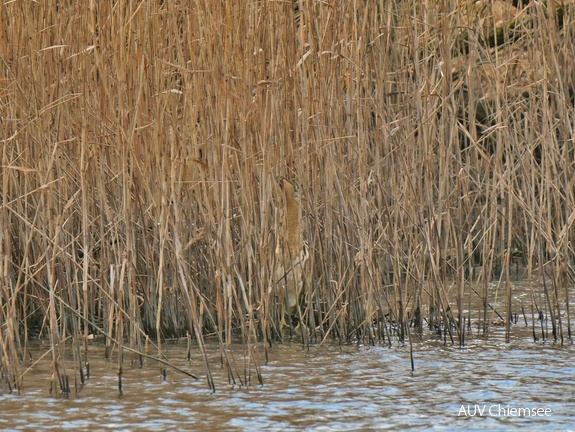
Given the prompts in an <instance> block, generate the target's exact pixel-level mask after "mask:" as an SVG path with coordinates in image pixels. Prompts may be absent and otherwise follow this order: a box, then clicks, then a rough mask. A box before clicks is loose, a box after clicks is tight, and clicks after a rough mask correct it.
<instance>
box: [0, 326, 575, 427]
mask: <svg viewBox="0 0 575 432" xmlns="http://www.w3.org/2000/svg"><path fill="white" fill-rule="evenodd" d="M498 339H500V340H501V339H502V338H501V337H499V338H498ZM211 348H213V349H214V350H215V347H211ZM99 351H100V352H99ZM573 351H574V348H573V347H572V346H571V345H569V346H564V347H563V348H560V347H558V346H555V345H554V344H551V343H534V342H533V341H532V340H531V339H530V338H529V336H528V335H527V334H526V335H525V336H524V337H523V336H522V337H519V338H516V339H515V340H514V341H513V342H511V343H510V344H505V343H503V342H491V341H482V340H476V341H473V342H471V343H470V345H469V346H468V347H466V348H463V349H462V348H455V347H445V346H444V345H443V344H442V343H441V342H439V341H433V340H431V341H427V342H416V343H415V345H414V358H415V372H414V373H413V374H412V373H411V369H410V362H409V351H408V349H407V348H406V347H401V346H398V347H392V348H383V347H366V346H360V347H357V346H354V347H349V346H348V347H326V346H323V347H311V348H310V349H309V350H307V349H302V348H301V346H299V345H296V344H292V345H288V344H286V345H280V346H276V347H274V348H272V350H271V351H270V355H269V362H268V364H267V365H265V366H262V368H261V372H262V374H263V377H264V380H265V382H264V385H263V386H257V385H254V386H251V387H249V388H242V387H239V386H235V387H234V386H230V385H228V384H227V379H226V375H225V373H224V371H223V370H221V369H216V370H214V378H215V381H216V385H217V386H218V389H217V391H216V392H215V393H212V392H210V391H208V389H207V386H206V382H205V379H203V378H205V377H203V373H202V368H201V363H200V362H199V361H193V362H191V363H188V362H187V361H185V360H184V359H185V357H186V350H185V347H184V346H180V345H172V346H170V347H169V348H168V356H169V358H170V359H172V360H173V361H174V363H176V364H178V365H181V366H183V367H186V368H187V369H189V370H194V371H195V372H197V373H198V374H199V375H200V380H198V381H195V380H193V379H191V378H189V377H186V376H184V375H181V374H180V373H177V372H175V371H169V372H168V375H167V377H166V380H162V378H161V377H160V375H159V372H158V371H159V369H158V367H156V366H154V365H153V364H148V365H146V366H145V367H144V368H143V369H140V368H134V369H130V368H126V369H125V374H124V381H123V387H124V394H123V396H122V397H119V396H118V391H117V376H116V371H115V367H114V365H112V364H110V363H107V362H105V361H103V360H98V359H97V358H101V357H102V356H101V355H103V351H102V350H99V348H98V347H93V349H92V356H93V357H92V377H91V379H90V380H89V383H88V384H87V385H86V386H85V387H84V388H82V389H81V390H80V391H79V392H78V393H77V394H76V393H75V392H73V393H72V395H71V396H70V397H69V398H62V397H54V396H50V395H49V392H48V389H49V382H48V379H49V373H48V370H47V365H45V366H46V367H44V366H41V367H39V368H37V369H36V370H35V371H33V372H32V373H31V375H27V377H26V380H25V384H26V389H25V391H24V392H23V393H22V394H21V395H19V396H18V395H6V394H5V395H2V396H0V407H1V411H0V412H1V414H0V429H6V430H41V429H42V430H43V429H53V430H59V429H69V430H116V431H118V430H150V431H164V430H305V429H307V430H376V429H377V430H384V429H389V430H398V429H406V428H410V429H412V430H428V429H430V428H434V429H437V430H452V429H453V428H458V429H459V428H465V429H478V430H479V429H482V430H496V429H500V430H507V429H509V430H512V429H514V428H516V427H522V428H529V429H530V428H533V430H542V429H545V430H567V429H568V428H570V427H571V428H573V427H574V425H575V394H574V392H573V390H574V388H575V386H574V384H573V376H574V375H575V365H574V362H573V360H572V358H573ZM96 357H97V358H96ZM198 360H199V358H198ZM43 368H44V369H43ZM519 408H521V409H525V408H529V409H530V414H531V415H529V416H526V415H525V410H523V411H522V412H520V411H512V410H513V409H519ZM533 409H541V411H539V413H540V415H538V414H537V412H535V413H534V412H533V411H531V410H533ZM545 409H547V412H545V411H544V410H545ZM480 412H482V413H483V416H480ZM471 414H475V415H474V416H472V415H471ZM532 414H535V415H532Z"/></svg>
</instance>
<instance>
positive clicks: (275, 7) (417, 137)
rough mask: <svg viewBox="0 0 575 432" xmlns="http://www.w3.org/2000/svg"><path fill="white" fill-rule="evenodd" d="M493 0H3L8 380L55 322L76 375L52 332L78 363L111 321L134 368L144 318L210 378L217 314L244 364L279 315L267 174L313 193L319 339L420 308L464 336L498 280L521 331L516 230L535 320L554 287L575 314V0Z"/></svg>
mask: <svg viewBox="0 0 575 432" xmlns="http://www.w3.org/2000/svg"><path fill="white" fill-rule="evenodd" d="M496 3H497V2H496ZM500 6H501V4H499V3H497V4H495V3H494V5H493V7H489V8H482V9H478V6H477V5H476V4H467V3H466V4H461V2H456V1H455V0H448V1H444V2H431V1H430V2H416V1H411V2H391V1H388V0H378V1H372V2H339V3H338V2H336V3H329V2H316V1H311V0H297V1H295V2H268V1H264V2H255V1H248V2H240V1H228V2H224V3H221V2H206V3H198V2H196V3H189V2H179V3H174V2H153V1H149V2H142V3H137V4H136V3H131V2H119V3H117V4H113V5H112V4H108V3H105V2H104V3H102V2H100V3H98V2H95V3H92V4H90V5H89V7H85V5H81V4H78V3H77V2H72V1H64V2H59V3H58V5H57V6H56V5H52V4H51V3H34V2H8V3H7V4H4V5H2V7H0V58H1V59H2V62H1V65H2V66H1V68H2V72H3V73H2V75H1V76H2V78H0V106H1V107H2V108H1V111H2V124H1V129H0V139H1V140H2V143H3V148H2V170H1V173H0V175H1V176H2V182H1V184H2V197H1V203H2V208H1V210H0V218H1V224H2V226H1V230H0V233H1V234H0V235H1V239H0V240H1V241H0V248H1V249H0V261H1V262H2V270H1V274H0V280H1V284H2V286H1V287H0V327H1V328H2V329H3V332H2V333H0V364H1V365H2V368H3V371H4V372H3V378H2V382H3V383H4V384H5V387H7V388H16V387H19V386H20V384H17V383H16V381H15V380H14V377H17V376H19V373H18V368H19V364H18V359H19V358H20V359H22V358H25V353H26V352H27V350H28V348H27V347H28V344H29V342H28V341H29V338H30V336H31V335H32V334H34V335H36V334H38V333H41V334H45V331H46V329H49V330H48V336H49V338H50V339H51V345H52V353H53V356H54V357H53V368H54V372H55V374H56V375H55V377H56V379H57V380H58V381H61V382H59V383H58V385H59V388H60V391H65V390H66V389H67V384H66V372H65V371H66V368H65V367H64V366H65V364H64V363H65V362H64V358H65V354H66V350H67V347H64V346H63V345H62V340H63V339H65V338H66V337H67V336H71V339H70V340H72V342H71V349H72V351H73V353H74V356H75V357H74V359H75V360H74V365H77V367H78V371H79V373H80V377H81V376H82V374H83V372H84V368H86V369H87V367H88V366H87V365H88V364H89V357H90V356H89V354H90V355H92V354H91V352H89V346H88V342H87V341H88V336H89V335H90V334H97V333H103V334H105V335H108V337H107V340H106V356H108V357H111V356H112V353H113V352H114V350H115V349H118V353H119V356H118V357H119V363H118V367H119V368H121V367H122V361H121V360H120V359H121V357H122V352H123V350H128V351H129V352H130V353H131V355H132V356H134V355H136V357H132V359H134V360H136V361H137V362H139V363H140V364H142V362H143V358H145V356H140V355H139V354H134V353H141V352H142V351H143V350H144V348H143V343H142V338H143V337H144V336H145V335H154V336H155V338H156V339H157V340H158V345H157V350H158V358H162V356H163V354H162V352H163V348H162V345H161V341H162V339H163V338H171V337H181V336H184V335H190V334H192V335H193V340H194V343H195V344H197V346H198V348H199V349H200V352H201V353H202V356H203V357H204V358H205V361H206V369H207V371H208V372H207V376H208V385H209V386H210V387H212V388H214V386H215V383H213V379H212V378H211V375H210V373H209V367H208V364H207V363H208V361H207V356H206V353H205V344H206V341H207V339H206V338H207V336H208V335H215V339H216V340H217V343H218V345H219V349H220V352H221V359H222V362H223V363H224V364H226V365H227V367H228V374H229V377H230V381H231V382H236V380H239V382H242V383H247V382H249V381H250V379H251V378H250V373H251V371H252V369H251V368H252V366H253V365H254V364H255V365H257V364H258V360H257V352H256V351H255V350H253V349H252V347H251V345H250V341H251V342H253V341H256V340H258V341H264V342H265V345H266V349H267V347H268V346H270V344H272V343H273V342H274V341H275V340H276V339H278V336H279V337H281V326H280V322H281V320H282V318H283V316H282V315H283V314H282V312H281V310H280V309H281V308H280V307H278V305H277V304H276V303H277V302H276V301H275V300H274V296H273V295H272V293H270V289H269V288H270V287H272V286H273V285H274V283H275V281H274V273H275V272H274V269H275V266H276V264H278V263H277V262H276V261H277V258H276V257H275V254H274V250H275V245H276V244H278V243H277V240H278V239H277V238H276V237H277V231H278V229H277V227H278V223H279V222H280V221H279V214H278V210H277V204H276V205H274V204H273V203H274V199H275V198H277V196H278V193H277V191H275V190H274V184H273V179H274V177H275V176H277V175H284V176H286V177H287V178H290V179H291V178H296V179H297V183H298V187H299V188H300V189H301V192H302V201H301V207H302V210H303V212H302V213H303V215H304V217H303V219H302V223H301V230H302V231H303V234H304V236H305V238H306V239H307V240H308V242H309V260H308V265H307V267H306V270H305V271H306V272H307V273H308V275H307V276H308V277H309V279H308V278H307V277H306V281H305V283H304V284H303V287H302V295H301V298H300V303H299V306H300V307H299V309H298V319H299V322H300V323H303V324H304V325H305V326H306V327H307V329H309V330H310V333H311V334H310V335H309V338H307V341H308V342H309V341H310V340H317V341H324V340H325V341H327V340H329V339H330V338H333V339H336V340H340V341H351V340H360V341H365V342H367V343H376V342H381V343H387V344H391V343H392V342H394V341H401V342H406V341H409V339H410V337H411V338H413V337H414V335H415V334H416V332H413V334H412V333H411V330H410V328H409V326H410V325H415V326H416V328H417V334H423V333H424V331H425V327H429V328H431V329H432V330H433V331H438V332H441V334H442V335H443V336H444V338H445V340H446V341H447V340H449V341H451V340H453V341H455V340H456V339H457V340H458V343H459V344H461V345H463V344H464V339H465V338H466V337H467V338H469V337H470V335H469V334H467V335H465V333H464V327H465V315H467V316H468V317H469V316H478V326H479V327H478V328H480V330H481V331H480V333H482V334H483V335H485V336H487V335H488V334H489V325H490V316H493V317H495V316H497V315H499V313H498V312H497V311H494V308H493V307H492V304H493V303H494V302H493V298H492V297H493V290H492V289H491V288H490V283H491V281H493V280H495V281H498V282H497V283H496V285H497V288H499V287H500V285H501V283H502V282H505V287H506V292H505V307H506V313H505V314H502V316H503V315H504V316H505V320H506V325H507V328H506V338H507V339H510V338H511V334H512V317H513V314H514V310H516V309H517V307H518V306H517V305H516V303H515V302H516V300H515V298H514V295H515V293H516V289H515V287H512V284H513V281H512V272H511V266H512V264H513V262H512V261H513V258H514V255H513V254H514V251H515V250H518V251H520V252H521V254H522V255H523V259H524V260H525V266H526V268H527V275H528V277H529V278H532V277H539V278H543V281H544V284H543V286H542V287H541V289H539V288H537V287H536V286H534V288H533V291H534V292H533V293H532V309H533V310H532V318H531V320H532V325H533V330H534V332H535V320H536V319H537V318H536V316H535V312H536V309H537V303H539V304H544V305H545V306H544V307H542V309H541V310H537V312H539V313H540V315H541V316H542V317H543V318H545V317H546V316H549V319H551V324H552V326H553V328H552V331H553V332H554V337H556V338H560V337H562V335H564V334H567V335H568V337H569V338H570V337H571V336H570V335H571V328H570V326H571V324H570V318H569V305H568V298H569V294H570V291H571V290H572V286H573V277H572V276H573V275H572V273H573V269H572V265H573V261H574V255H575V253H574V250H573V247H572V244H573V240H574V238H573V235H574V234H573V230H572V226H573V223H574V221H575V217H574V216H573V215H574V213H573V210H572V209H573V205H574V203H575V188H574V187H573V185H574V180H573V176H572V167H573V163H574V161H575V154H574V150H573V148H572V146H571V145H569V142H570V139H571V138H570V137H572V136H573V133H574V130H573V125H574V124H575V121H574V118H573V117H574V114H573V112H574V111H573V97H572V94H573V91H574V90H573V83H572V79H571V78H572V76H573V71H574V70H575V63H574V62H573V56H572V47H571V42H570V40H571V39H572V36H573V35H572V33H573V30H572V28H571V27H572V26H571V24H572V22H573V8H572V7H569V6H568V5H564V6H561V7H560V8H559V9H558V10H557V11H555V10H553V9H550V10H547V9H546V8H545V6H544V5H529V6H528V7H526V8H522V9H510V8H503V9H501V8H500ZM500 11H503V12H502V14H500ZM494 15H497V17H494ZM497 22H500V23H503V24H501V25H499V24H497ZM479 266H480V268H477V267H479ZM565 272H566V273H567V275H568V277H564V276H562V275H564V274H565ZM549 278H550V279H549ZM549 283H551V285H549ZM477 284H479V285H478V286H479V287H481V288H478V289H476V288H475V287H476V286H477ZM550 287H551V288H552V289H549V288H550ZM563 292H565V296H566V300H567V302H566V304H565V306H562V303H561V302H560V298H559V297H560V296H562V295H563ZM466 295H468V296H470V298H474V297H476V296H477V295H479V296H480V299H481V302H482V306H481V311H479V310H477V311H476V313H472V312H471V311H468V313H467V314H466V312H465V309H464V306H463V302H464V299H465V296H466ZM288 303H289V304H290V305H293V298H292V300H289V301H288ZM559 306H562V308H563V310H565V312H566V313H567V320H566V321H567V322H566V326H567V328H566V329H565V328H564V326H565V323H564V322H563V321H561V322H559V321H558V322H557V325H558V327H555V317H559V318H560V317H561V314H560V313H559V312H560V310H559ZM70 317H72V318H70ZM469 324H470V323H469ZM544 326H545V323H544V322H543V319H541V329H542V332H544V331H545V327H544ZM302 328H303V326H301V327H300V330H301V329H302ZM21 335H24V336H23V338H21ZM304 336H306V337H307V336H308V335H304ZM543 336H544V337H546V336H545V333H543ZM534 337H535V334H534ZM21 339H22V340H23V343H22V340H21ZM303 339H305V338H303ZM235 340H242V341H243V342H244V343H246V344H247V350H246V360H245V363H243V364H242V366H243V368H244V369H245V372H246V373H244V372H242V371H241V370H240V369H241V368H242V367H240V366H238V365H236V364H234V360H233V359H229V358H228V350H227V348H226V345H227V344H229V343H231V342H233V341H235ZM80 345H81V347H80ZM266 355H267V352H266ZM80 358H82V360H81V362H82V363H83V364H80ZM75 367H76V366H75ZM253 371H254V373H255V374H257V375H258V377H259V372H258V371H257V366H256V368H255V369H253ZM260 378H261V377H260Z"/></svg>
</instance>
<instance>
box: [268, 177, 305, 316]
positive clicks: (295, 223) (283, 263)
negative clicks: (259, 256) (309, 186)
mask: <svg viewBox="0 0 575 432" xmlns="http://www.w3.org/2000/svg"><path fill="white" fill-rule="evenodd" d="M278 186H279V189H280V197H281V200H282V201H283V206H282V208H283V212H282V218H281V222H280V226H279V229H278V241H277V247H276V272H275V280H276V288H277V289H278V292H279V295H280V298H281V302H282V305H283V308H282V309H283V312H284V315H285V314H286V313H289V314H294V313H295V311H296V310H297V309H296V308H297V303H298V298H299V295H300V293H301V290H302V288H303V286H304V278H305V264H306V262H307V260H308V257H309V254H308V249H307V245H306V244H305V242H304V240H303V226H302V211H301V206H300V199H299V195H298V193H297V191H296V189H295V188H294V185H293V184H292V183H291V182H289V181H288V180H286V179H284V178H280V179H278Z"/></svg>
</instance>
